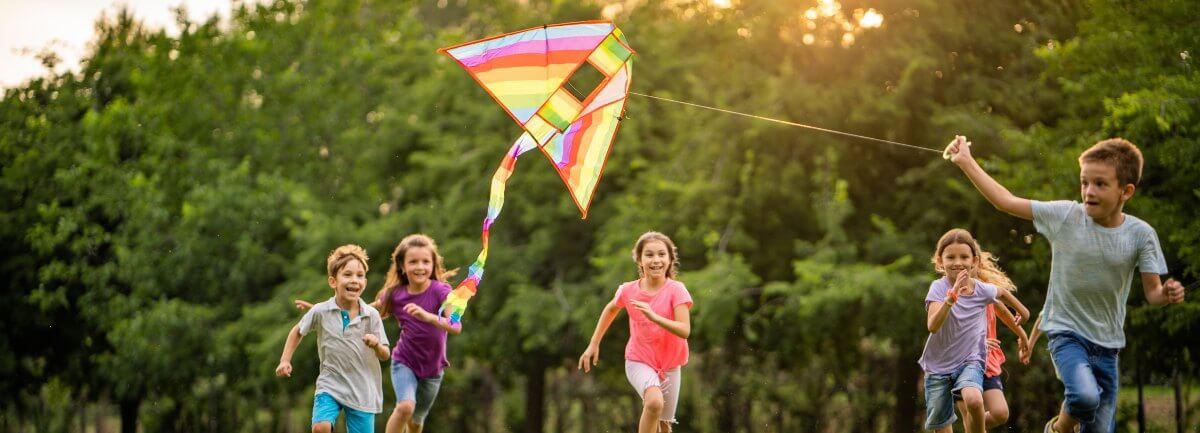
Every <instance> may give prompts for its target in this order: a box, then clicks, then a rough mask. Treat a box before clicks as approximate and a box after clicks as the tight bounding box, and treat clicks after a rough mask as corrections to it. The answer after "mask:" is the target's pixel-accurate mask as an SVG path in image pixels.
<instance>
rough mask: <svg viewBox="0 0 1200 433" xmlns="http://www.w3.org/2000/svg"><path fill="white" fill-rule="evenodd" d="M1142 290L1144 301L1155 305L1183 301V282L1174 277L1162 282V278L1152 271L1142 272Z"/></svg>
mask: <svg viewBox="0 0 1200 433" xmlns="http://www.w3.org/2000/svg"><path fill="white" fill-rule="evenodd" d="M1142 291H1144V292H1145V293H1146V302H1149V303H1150V305H1153V306H1155V307H1161V306H1164V305H1167V304H1178V303H1180V302H1183V296H1184V287H1183V284H1181V283H1180V282H1179V281H1176V280H1175V279H1174V278H1168V279H1167V283H1166V284H1163V282H1162V278H1160V277H1159V276H1158V274H1156V273H1153V272H1142Z"/></svg>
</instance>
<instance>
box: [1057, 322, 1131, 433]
mask: <svg viewBox="0 0 1200 433" xmlns="http://www.w3.org/2000/svg"><path fill="white" fill-rule="evenodd" d="M1094 347H1098V346H1095V345H1093V344H1092V343H1091V342H1089V341H1087V340H1085V339H1084V338H1083V337H1080V336H1078V335H1076V334H1074V333H1070V332H1055V333H1053V334H1051V335H1050V359H1051V361H1053V362H1054V370H1055V373H1056V374H1057V375H1058V380H1059V381H1061V382H1062V384H1063V388H1064V391H1063V407H1062V411H1061V413H1060V414H1059V417H1058V422H1056V423H1055V424H1054V429H1055V430H1056V431H1058V432H1062V433H1071V432H1074V431H1075V427H1076V426H1078V425H1081V424H1082V425H1087V424H1091V423H1094V422H1095V421H1096V416H1097V412H1098V409H1100V403H1101V399H1100V397H1101V391H1102V390H1101V389H1100V383H1099V382H1098V381H1097V380H1096V379H1097V378H1096V371H1095V370H1094V369H1093V367H1092V363H1091V353H1090V352H1091V350H1090V349H1092V348H1094ZM1112 364H1113V366H1114V367H1115V365H1116V360H1115V356H1114V359H1113V363H1112ZM1114 376H1115V374H1114ZM1113 391H1114V393H1115V389H1114V390H1113ZM1114 409H1115V408H1114ZM1110 416H1111V414H1110ZM1110 422H1111V421H1110Z"/></svg>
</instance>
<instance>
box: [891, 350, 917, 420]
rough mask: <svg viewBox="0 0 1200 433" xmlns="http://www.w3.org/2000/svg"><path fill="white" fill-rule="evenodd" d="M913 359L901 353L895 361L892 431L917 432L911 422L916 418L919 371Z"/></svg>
mask: <svg viewBox="0 0 1200 433" xmlns="http://www.w3.org/2000/svg"><path fill="white" fill-rule="evenodd" d="M914 358H915V357H912V356H910V354H908V353H902V354H901V355H900V356H899V357H898V358H897V359H896V368H895V369H894V370H893V371H895V372H896V377H895V379H894V380H893V382H892V383H893V384H894V385H895V388H894V389H893V390H892V395H895V396H896V411H895V412H893V414H892V415H893V416H892V431H917V428H916V426H915V425H913V420H914V419H916V418H917V377H919V375H920V370H919V369H918V368H917V363H915V362H912V360H913V359H914Z"/></svg>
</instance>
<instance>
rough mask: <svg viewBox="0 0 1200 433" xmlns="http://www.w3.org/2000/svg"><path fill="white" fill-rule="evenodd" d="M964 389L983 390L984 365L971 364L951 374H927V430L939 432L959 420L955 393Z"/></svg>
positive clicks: (964, 365)
mask: <svg viewBox="0 0 1200 433" xmlns="http://www.w3.org/2000/svg"><path fill="white" fill-rule="evenodd" d="M963 388H975V389H978V390H980V391H981V392H982V390H983V364H982V363H979V362H969V363H966V364H963V365H962V366H961V367H958V369H957V370H955V371H954V372H953V373H949V374H934V373H926V374H925V428H926V429H928V430H937V429H939V428H942V427H945V426H948V425H950V424H953V423H954V421H956V420H958V416H957V415H955V414H954V393H955V392H957V391H961V390H962V389H963Z"/></svg>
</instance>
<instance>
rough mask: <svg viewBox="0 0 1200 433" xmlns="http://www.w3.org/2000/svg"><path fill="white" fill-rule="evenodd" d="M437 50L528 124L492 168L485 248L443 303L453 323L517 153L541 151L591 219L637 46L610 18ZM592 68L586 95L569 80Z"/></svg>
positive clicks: (473, 283) (474, 280) (477, 269)
mask: <svg viewBox="0 0 1200 433" xmlns="http://www.w3.org/2000/svg"><path fill="white" fill-rule="evenodd" d="M438 51H439V52H441V53H444V54H446V55H448V56H450V58H452V59H454V61H456V62H457V63H458V64H459V65H460V66H462V67H463V69H466V71H467V73H469V74H471V77H472V78H474V79H475V81H476V82H477V83H479V86H480V87H483V89H484V90H486V91H487V92H488V94H489V95H491V97H492V99H494V100H495V101H496V103H497V104H500V106H501V107H503V108H504V111H506V112H507V113H508V115H509V116H510V117H512V119H513V121H515V122H517V124H518V125H521V128H522V129H523V130H524V131H523V132H522V133H521V136H520V137H518V138H517V140H516V141H515V142H514V143H513V145H512V147H511V148H510V149H509V150H508V153H506V154H505V155H504V159H503V161H501V162H500V167H499V168H497V169H496V172H495V174H493V175H492V184H491V197H490V198H489V200H488V210H487V216H486V217H485V218H484V220H483V235H482V238H483V247H482V250H481V251H480V252H479V256H478V258H476V259H475V262H474V263H472V264H471V267H470V268H469V269H468V271H467V277H466V278H465V279H463V281H462V282H461V283H459V284H458V287H456V288H455V289H454V291H453V292H451V293H450V295H449V296H447V297H446V301H445V302H444V303H443V304H442V306H441V308H439V310H438V315H443V313H444V312H446V311H449V313H450V322H451V323H452V324H454V323H458V322H459V321H460V320H461V319H462V315H463V313H464V312H465V311H466V308H467V302H468V301H469V300H470V299H471V297H473V296H475V292H476V290H477V288H478V286H479V282H480V280H482V279H483V268H484V265H485V264H486V263H487V254H488V232H489V230H490V229H491V226H492V223H493V222H495V221H496V217H498V216H499V215H500V209H501V207H503V206H504V185H505V183H506V182H507V181H508V178H509V176H511V175H512V173H513V169H514V168H515V167H516V163H517V158H518V157H520V156H521V155H522V154H524V153H525V152H528V151H530V150H533V149H539V150H541V152H542V154H543V155H545V156H546V158H547V159H549V160H550V163H551V164H552V165H553V166H554V168H555V170H557V171H558V175H559V177H561V178H562V181H563V183H564V184H565V185H566V187H567V190H568V191H570V193H571V198H573V199H574V200H575V206H576V207H578V208H579V212H580V214H581V216H582V217H583V218H587V213H588V206H589V205H590V204H591V201H592V195H593V193H595V191H596V187H597V186H598V185H599V183H600V175H601V174H602V173H603V171H604V163H605V161H607V159H608V153H609V149H610V148H611V147H612V142H613V138H614V136H615V135H616V133H617V126H618V125H619V123H620V120H621V116H622V115H623V114H624V110H625V100H626V98H627V97H628V96H629V86H630V83H631V82H632V79H633V76H632V71H631V67H632V64H631V63H632V59H633V54H634V51H633V49H631V48H629V42H628V41H626V40H625V35H624V34H622V33H621V30H619V29H617V27H616V26H615V25H614V24H613V23H612V22H611V21H582V22H574V23H564V24H551V25H544V26H541V27H534V28H530V29H526V30H521V31H517V32H513V33H506V34H503V35H497V36H492V37H489V38H485V39H480V40H477V41H472V42H467V43H464V44H459V45H455V46H452V47H447V48H442V49H439V50H438ZM587 67H590V68H593V69H595V70H596V71H598V72H599V73H600V75H602V76H603V78H601V80H600V83H599V84H598V85H596V87H595V89H592V90H591V91H590V92H589V93H587V94H586V96H583V95H581V96H582V97H583V99H582V100H580V97H577V96H576V95H575V94H573V93H572V92H571V91H570V90H575V91H576V92H578V91H579V89H576V88H574V86H573V85H572V84H570V82H569V80H570V79H571V78H572V76H574V75H575V74H576V73H578V72H580V71H581V70H582V68H587ZM568 87H570V90H568ZM585 90H586V89H585Z"/></svg>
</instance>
